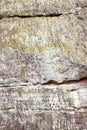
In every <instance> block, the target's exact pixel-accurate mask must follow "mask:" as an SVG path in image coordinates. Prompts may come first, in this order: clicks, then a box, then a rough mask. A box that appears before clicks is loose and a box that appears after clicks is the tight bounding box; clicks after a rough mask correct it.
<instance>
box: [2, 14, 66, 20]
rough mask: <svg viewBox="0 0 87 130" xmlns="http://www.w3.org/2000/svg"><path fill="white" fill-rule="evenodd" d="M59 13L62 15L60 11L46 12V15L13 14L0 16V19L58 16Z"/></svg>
mask: <svg viewBox="0 0 87 130" xmlns="http://www.w3.org/2000/svg"><path fill="white" fill-rule="evenodd" d="M61 15H64V14H62V13H60V14H46V15H34V16H33V15H22V16H20V15H13V16H5V15H4V16H0V19H3V18H24V19H25V18H36V17H59V16H61Z"/></svg>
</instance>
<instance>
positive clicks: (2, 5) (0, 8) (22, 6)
mask: <svg viewBox="0 0 87 130" xmlns="http://www.w3.org/2000/svg"><path fill="white" fill-rule="evenodd" d="M86 6H87V0H66V1H65V0H0V15H1V16H14V15H19V16H27V15H28V16H29V15H30V16H32V15H33V16H35V15H49V14H54V15H55V14H61V13H63V14H64V13H76V12H77V11H79V10H81V9H82V8H83V7H86Z"/></svg>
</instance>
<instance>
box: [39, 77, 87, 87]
mask: <svg viewBox="0 0 87 130" xmlns="http://www.w3.org/2000/svg"><path fill="white" fill-rule="evenodd" d="M84 80H87V77H83V78H81V79H79V80H67V81H63V82H61V83H58V82H57V81H55V80H49V81H47V82H46V83H42V84H41V85H50V84H54V85H62V84H72V83H78V82H81V81H84Z"/></svg>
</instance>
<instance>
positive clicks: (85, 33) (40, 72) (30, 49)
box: [0, 14, 87, 84]
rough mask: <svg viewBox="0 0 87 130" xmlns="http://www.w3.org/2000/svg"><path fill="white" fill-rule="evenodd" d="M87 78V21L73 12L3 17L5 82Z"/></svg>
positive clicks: (0, 38)
mask: <svg viewBox="0 0 87 130" xmlns="http://www.w3.org/2000/svg"><path fill="white" fill-rule="evenodd" d="M79 16H80V14H79ZM81 16H82V15H81ZM84 77H87V20H82V19H80V18H78V17H77V16H74V15H72V14H70V15H68V16H67V15H64V16H60V17H46V18H30V19H28V18H26V19H23V18H21V19H20V18H9V19H2V20H0V79H1V81H2V82H4V83H5V82H11V81H12V82H13V81H14V82H15V81H23V82H29V83H30V84H43V83H48V82H51V81H54V82H57V83H62V82H64V81H69V80H79V79H81V78H84Z"/></svg>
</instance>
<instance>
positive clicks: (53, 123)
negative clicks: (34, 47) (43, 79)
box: [0, 80, 87, 130]
mask: <svg viewBox="0 0 87 130" xmlns="http://www.w3.org/2000/svg"><path fill="white" fill-rule="evenodd" d="M22 85H23V84H21V85H19V84H18V85H16V87H15V86H14V84H10V86H9V87H8V88H4V87H2V88H0V130H44V129H45V130H86V129H87V80H83V81H80V82H73V83H71V84H63V85H53V84H51V85H43V86H41V85H37V86H29V85H28V84H26V86H22Z"/></svg>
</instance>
